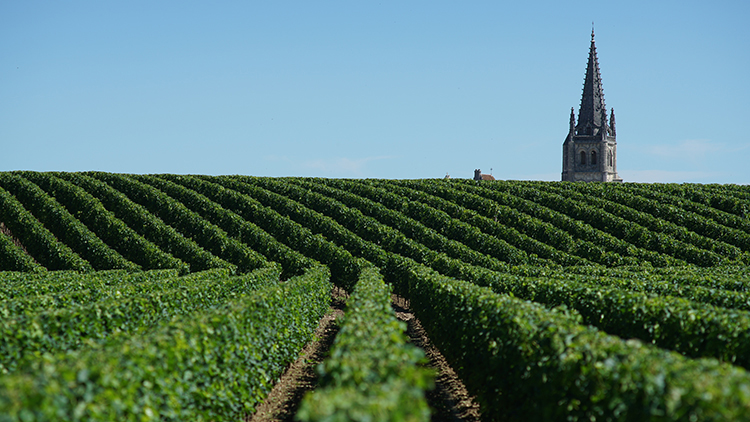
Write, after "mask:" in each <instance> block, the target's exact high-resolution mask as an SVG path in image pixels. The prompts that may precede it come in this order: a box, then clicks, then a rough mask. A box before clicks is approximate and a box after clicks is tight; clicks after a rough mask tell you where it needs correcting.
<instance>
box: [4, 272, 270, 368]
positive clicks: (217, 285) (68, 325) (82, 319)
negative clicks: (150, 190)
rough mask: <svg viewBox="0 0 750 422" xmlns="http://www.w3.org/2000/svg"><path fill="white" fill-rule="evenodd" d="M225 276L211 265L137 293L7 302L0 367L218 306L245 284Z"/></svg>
mask: <svg viewBox="0 0 750 422" xmlns="http://www.w3.org/2000/svg"><path fill="white" fill-rule="evenodd" d="M270 268H271V270H267V271H268V272H269V276H268V277H265V278H266V279H278V275H279V273H278V272H277V271H276V269H274V267H270ZM228 275H229V273H228V270H226V269H214V270H209V272H198V273H193V274H191V275H189V276H186V277H182V278H180V279H179V284H178V285H176V286H171V285H169V284H165V283H150V284H144V283H140V284H139V285H138V290H137V291H136V292H132V291H131V292H128V291H127V290H125V289H123V290H122V291H120V290H119V289H114V291H110V292H101V291H98V293H97V294H92V292H91V291H82V292H77V294H73V295H68V297H67V298H65V297H63V298H61V297H60V296H59V295H55V296H54V297H48V298H44V297H37V298H35V300H34V301H10V302H6V304H5V305H4V306H3V307H0V309H1V310H2V312H3V314H4V315H5V317H4V319H3V320H2V322H0V338H2V339H3V341H2V343H1V344H2V345H0V372H9V371H14V370H15V369H16V368H17V367H18V366H19V365H20V366H23V362H25V361H27V360H29V359H31V360H34V359H36V358H37V357H38V356H39V354H40V353H56V352H59V351H63V350H73V349H77V348H78V347H80V346H81V345H83V344H92V343H100V342H104V341H106V340H107V339H109V338H110V337H111V336H113V335H122V334H123V333H130V332H133V331H134V330H138V329H142V328H144V327H149V326H152V325H154V324H156V323H158V322H159V321H161V320H163V319H164V318H166V317H169V316H171V315H178V314H184V313H188V312H194V311H195V310H198V309H203V308H208V307H211V306H216V305H220V304H222V303H224V302H226V301H227V300H230V299H231V298H233V297H236V295H237V294H238V292H241V291H242V290H241V289H240V288H239V287H243V288H244V286H245V284H246V283H245V279H244V278H242V277H236V278H228ZM238 286H239V287H238ZM169 287H171V288H169ZM44 299H48V300H44ZM66 299H67V300H66ZM58 306H59V307H58Z"/></svg>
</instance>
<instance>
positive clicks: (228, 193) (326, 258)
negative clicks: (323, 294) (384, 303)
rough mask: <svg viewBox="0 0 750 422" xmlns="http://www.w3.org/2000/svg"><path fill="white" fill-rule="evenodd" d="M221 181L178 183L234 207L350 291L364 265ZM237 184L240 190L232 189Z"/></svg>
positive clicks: (182, 181) (223, 204)
mask: <svg viewBox="0 0 750 422" xmlns="http://www.w3.org/2000/svg"><path fill="white" fill-rule="evenodd" d="M214 180H216V182H218V183H212V182H208V181H206V180H201V179H199V178H181V179H179V183H181V184H183V185H184V186H188V187H191V188H193V189H194V190H196V191H197V192H199V193H201V194H203V195H206V196H207V197H208V198H209V199H212V200H214V201H216V202H217V203H219V204H220V205H221V206H223V207H224V208H226V209H229V210H232V211H233V212H235V213H237V214H238V215H240V216H242V217H243V218H245V219H247V220H248V221H253V222H254V223H255V224H257V225H258V226H259V227H261V228H262V229H263V230H265V231H266V232H267V233H269V234H271V235H272V236H274V237H275V238H276V239H277V240H279V241H280V242H282V243H284V244H285V245H287V246H289V247H291V248H294V249H296V250H297V251H298V252H299V253H301V254H304V255H305V256H307V257H313V256H314V257H315V259H316V260H318V261H320V262H321V263H323V264H325V265H327V266H328V267H329V268H330V270H331V278H332V281H333V282H334V284H336V285H337V286H339V287H343V288H344V289H346V290H350V289H351V287H352V286H353V285H354V284H355V283H356V281H357V278H358V277H359V272H360V269H361V266H362V264H361V263H360V262H359V261H358V260H357V259H356V258H355V257H354V256H352V254H351V253H350V252H349V251H347V250H346V249H344V248H341V247H339V246H337V245H335V244H334V243H332V242H330V241H328V240H327V239H326V238H325V237H323V236H321V235H319V234H315V233H313V232H312V231H311V230H310V229H308V228H307V227H305V226H303V225H301V224H299V223H298V222H295V221H293V220H292V219H290V218H289V217H287V216H284V215H282V214H280V213H278V212H276V211H274V210H272V209H270V208H268V207H266V206H263V205H262V204H261V203H259V202H258V201H257V200H256V199H254V198H252V197H251V196H250V195H247V194H245V193H242V192H241V190H242V188H243V186H242V185H237V184H236V182H234V181H233V180H231V179H230V178H226V177H219V178H216V179H214ZM234 187H237V188H238V190H233V189H231V188H234Z"/></svg>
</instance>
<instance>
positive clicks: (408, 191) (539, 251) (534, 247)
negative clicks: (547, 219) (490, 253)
mask: <svg viewBox="0 0 750 422" xmlns="http://www.w3.org/2000/svg"><path fill="white" fill-rule="evenodd" d="M404 182H411V181H403V182H401V183H399V184H396V183H386V182H384V181H379V183H378V185H379V186H380V187H382V188H384V189H388V190H390V191H392V192H396V193H398V194H399V195H401V196H403V197H405V198H408V199H409V200H411V201H418V202H420V203H422V204H424V205H423V206H420V208H421V209H422V210H424V212H425V213H427V215H429V214H432V215H434V216H435V217H436V220H435V221H434V222H433V224H431V225H430V228H432V229H435V230H438V231H440V230H445V228H446V227H449V226H450V225H456V226H458V227H459V230H460V229H461V228H463V227H466V226H463V225H459V224H458V223H456V222H450V221H448V220H447V219H446V218H445V217H444V216H441V215H439V214H438V213H436V212H435V211H433V210H430V208H434V209H435V210H439V211H442V212H444V213H446V215H447V216H450V217H452V218H454V219H457V220H459V221H461V222H463V223H464V224H467V225H468V226H469V227H466V228H465V230H472V228H471V226H473V227H475V228H476V229H475V230H480V231H481V232H482V233H485V234H486V235H489V236H491V237H493V238H497V239H502V240H505V241H506V242H508V243H509V244H511V245H513V246H516V247H518V248H519V249H522V250H524V251H526V252H527V253H528V254H530V255H531V254H533V255H537V256H539V257H542V258H546V259H549V260H551V261H554V262H556V263H558V264H560V265H564V266H568V265H592V264H593V263H592V262H590V261H588V260H586V259H584V258H580V257H577V256H575V255H571V254H569V253H568V252H566V251H561V250H559V249H556V248H554V247H553V246H550V245H548V244H546V243H543V242H541V241H539V240H536V239H534V238H533V237H530V236H527V235H526V234H523V233H521V232H519V231H518V230H516V229H515V228H513V227H508V226H506V225H504V224H501V223H500V222H499V221H497V219H490V218H487V217H485V216H483V215H481V214H479V213H478V212H476V211H473V210H470V209H467V208H464V207H462V206H459V205H456V204H455V203H453V202H451V201H448V200H446V199H443V198H440V197H438V196H433V195H430V194H428V193H426V192H424V191H420V190H417V189H415V188H412V187H410V185H409V184H406V183H404ZM413 204H414V203H413V202H412V203H410V205H411V206H412V207H413V206H414V205H413ZM427 207H429V208H427ZM413 218H415V219H416V220H419V221H421V222H423V223H425V220H424V219H423V218H419V217H417V216H414V217H413ZM451 223H452V224H451ZM479 244H480V245H481V247H482V248H483V247H484V245H483V244H482V242H481V241H480V242H479ZM475 249H476V248H475Z"/></svg>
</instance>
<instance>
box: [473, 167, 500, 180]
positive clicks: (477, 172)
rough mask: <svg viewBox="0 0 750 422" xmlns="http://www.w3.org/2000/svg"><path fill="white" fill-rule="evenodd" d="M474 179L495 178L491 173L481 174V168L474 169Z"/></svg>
mask: <svg viewBox="0 0 750 422" xmlns="http://www.w3.org/2000/svg"><path fill="white" fill-rule="evenodd" d="M474 180H495V176H493V175H491V174H482V170H479V169H475V170H474Z"/></svg>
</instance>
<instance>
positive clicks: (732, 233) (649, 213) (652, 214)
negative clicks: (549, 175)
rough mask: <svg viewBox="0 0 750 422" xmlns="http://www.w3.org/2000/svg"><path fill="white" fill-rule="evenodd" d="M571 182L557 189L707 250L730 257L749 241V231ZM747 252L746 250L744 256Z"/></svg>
mask: <svg viewBox="0 0 750 422" xmlns="http://www.w3.org/2000/svg"><path fill="white" fill-rule="evenodd" d="M573 188H574V187H571V186H570V184H566V185H564V187H556V188H553V189H555V190H556V191H557V192H558V193H563V192H564V193H565V194H567V195H570V196H571V197H573V198H575V199H577V200H579V201H586V202H588V203H590V204H591V205H593V206H596V207H599V208H601V209H603V210H605V211H607V212H609V213H611V214H614V215H618V216H620V217H622V218H624V219H627V220H628V221H632V222H634V223H637V224H640V225H642V226H644V227H646V228H648V229H649V230H651V231H654V232H659V233H663V234H666V235H668V236H671V237H674V238H675V239H677V240H680V241H683V242H685V243H689V244H692V245H694V246H696V247H698V248H701V249H705V250H709V251H711V252H714V253H716V254H718V255H721V256H722V257H725V258H727V259H730V260H737V259H740V258H741V255H742V254H743V249H744V250H747V247H748V245H750V235H748V234H747V233H745V232H744V231H741V230H736V229H730V228H728V227H725V226H722V225H720V224H717V223H716V222H714V221H713V220H709V219H707V218H705V217H703V216H700V215H697V214H694V213H691V212H688V211H684V210H677V209H675V208H674V207H669V206H665V205H663V204H661V203H659V202H657V201H654V200H650V199H647V198H643V197H640V196H635V195H632V194H629V193H625V192H621V191H616V190H612V189H597V188H596V187H594V188H589V189H582V188H579V189H575V191H574V190H573ZM747 259H748V256H747V254H745V256H744V260H747Z"/></svg>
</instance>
